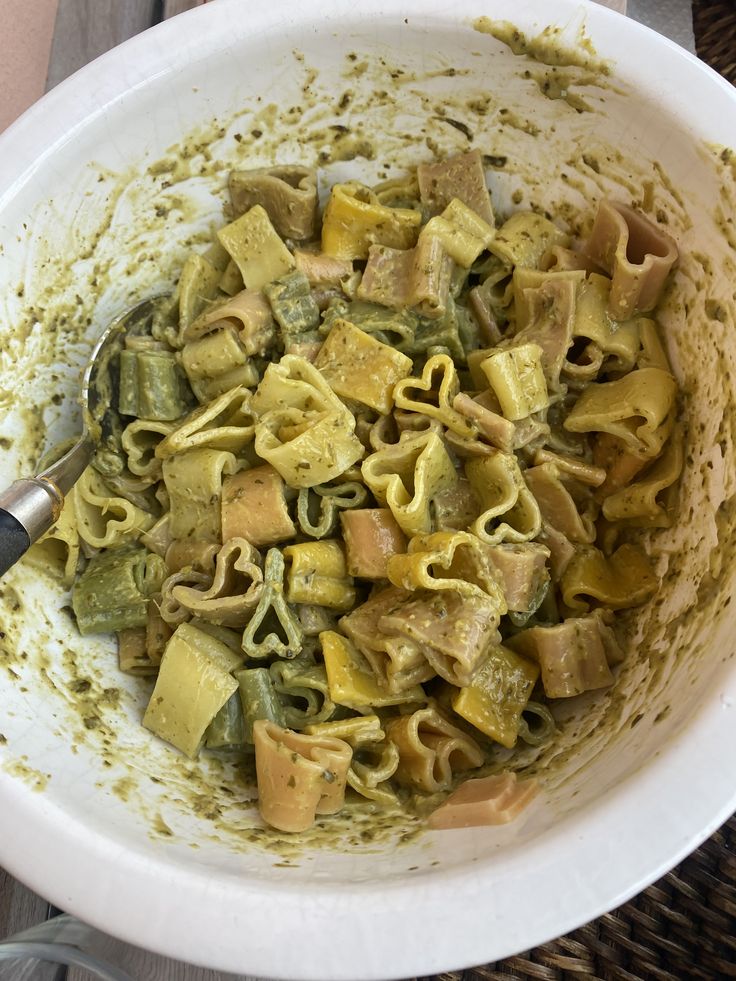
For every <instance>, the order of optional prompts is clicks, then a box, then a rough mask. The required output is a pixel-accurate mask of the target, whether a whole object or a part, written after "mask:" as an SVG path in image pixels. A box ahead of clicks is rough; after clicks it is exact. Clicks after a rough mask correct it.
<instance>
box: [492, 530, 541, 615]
mask: <svg viewBox="0 0 736 981" xmlns="http://www.w3.org/2000/svg"><path fill="white" fill-rule="evenodd" d="M486 552H487V555H488V558H489V561H490V563H491V565H492V566H493V568H494V569H495V571H496V574H497V576H498V578H499V579H500V582H501V589H502V591H503V596H504V599H505V601H506V606H507V607H508V609H509V612H511V613H523V614H531V613H534V612H536V610H537V609H538V608H539V605H540V604H541V602H542V600H543V599H544V597H545V595H546V593H547V589H548V587H549V572H548V571H547V560H548V559H549V557H550V550H549V549H548V548H547V547H546V546H545V545H541V544H539V543H538V542H522V543H520V544H503V545H490V546H487V548H486Z"/></svg>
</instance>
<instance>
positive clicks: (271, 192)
mask: <svg viewBox="0 0 736 981" xmlns="http://www.w3.org/2000/svg"><path fill="white" fill-rule="evenodd" d="M228 190H229V191H230V200H231V201H232V205H233V210H234V212H235V213H236V214H238V215H242V214H243V213H244V212H246V211H249V210H250V209H251V208H252V207H254V206H255V205H257V204H260V205H262V206H263V208H264V209H265V211H266V213H267V214H268V217H269V218H270V219H271V222H272V224H273V226H274V228H275V229H276V231H277V232H278V234H279V235H280V236H281V237H282V238H291V239H296V240H297V241H301V240H304V239H309V238H313V237H314V234H315V231H316V222H317V203H318V200H317V172H316V170H314V169H312V168H309V167H300V166H298V165H296V166H294V165H286V166H280V167H259V168H256V169H254V170H233V171H231V172H230V176H229V177H228Z"/></svg>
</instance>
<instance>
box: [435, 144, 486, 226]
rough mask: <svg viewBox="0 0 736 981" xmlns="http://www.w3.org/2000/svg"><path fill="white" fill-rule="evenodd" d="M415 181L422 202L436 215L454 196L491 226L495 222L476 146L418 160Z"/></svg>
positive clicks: (480, 157)
mask: <svg viewBox="0 0 736 981" xmlns="http://www.w3.org/2000/svg"><path fill="white" fill-rule="evenodd" d="M417 181H418V183H419V193H420V196H421V200H422V203H423V204H424V205H426V207H427V208H428V209H429V212H430V214H432V215H438V214H440V213H441V212H443V211H444V210H445V208H447V206H448V205H449V204H450V203H451V202H452V201H453V199H455V198H457V199H458V200H459V201H461V202H462V203H463V204H465V205H466V206H467V207H468V208H470V209H471V210H472V211H474V212H475V213H476V214H477V215H478V216H479V217H480V218H481V219H482V220H483V221H484V222H486V224H488V225H489V226H490V227H491V228H493V227H494V225H495V219H494V217H493V207H492V205H491V196H490V194H489V192H488V188H487V186H486V175H485V171H484V169H483V157H482V155H481V152H480V150H470V151H468V152H467V153H458V154H455V155H454V156H452V157H447V159H445V160H439V161H434V162H432V163H420V164H419V166H418V167H417Z"/></svg>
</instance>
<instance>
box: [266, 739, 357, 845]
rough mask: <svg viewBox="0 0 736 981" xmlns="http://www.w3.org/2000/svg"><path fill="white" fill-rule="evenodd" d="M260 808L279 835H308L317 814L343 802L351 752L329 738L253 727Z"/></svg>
mask: <svg viewBox="0 0 736 981" xmlns="http://www.w3.org/2000/svg"><path fill="white" fill-rule="evenodd" d="M253 738H254V742H255V747H256V775H257V779H258V808H259V810H260V812H261V817H262V818H263V820H264V821H265V822H266V823H267V824H270V825H271V826H272V827H274V828H278V830H279V831H288V832H297V831H306V830H307V828H309V827H311V825H312V824H314V820H315V816H316V815H317V814H335V813H336V812H337V811H339V810H340V808H341V807H342V806H343V804H344V802H345V784H346V781H347V772H348V767H349V766H350V760H351V758H352V755H353V754H352V750H351V749H350V746H349V745H348V744H347V743H346V742H344V741H343V740H341V739H334V738H330V737H328V736H306V735H304V734H299V733H296V732H291V730H289V729H282V728H281V726H278V725H276V724H275V723H274V722H269V721H267V720H265V719H260V720H258V721H257V722H256V723H255V724H254V726H253Z"/></svg>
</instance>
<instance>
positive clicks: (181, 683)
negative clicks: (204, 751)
mask: <svg viewBox="0 0 736 981" xmlns="http://www.w3.org/2000/svg"><path fill="white" fill-rule="evenodd" d="M232 658H233V653H232V651H230V649H229V648H227V647H225V645H224V644H220V642H219V641H216V640H215V639H214V638H213V637H210V636H209V635H208V634H205V633H203V632H202V631H201V630H197V628H196V627H192V626H191V624H187V623H183V624H181V625H180V626H179V627H177V629H176V631H175V632H174V634H173V635H172V636H171V638H170V639H169V642H168V643H167V645H166V650H165V651H164V654H163V657H162V659H161V667H160V668H159V673H158V678H157V679H156V685H155V687H154V689H153V693H152V694H151V700H150V701H149V703H148V707H147V708H146V711H145V714H144V716H143V725H144V726H145V727H146V728H147V729H150V730H151V732H153V733H155V734H156V735H157V736H160V737H161V739H165V740H166V742H169V743H171V745H172V746H176V748H177V749H180V750H181V751H182V752H183V753H186V755H187V756H189V757H192V758H193V757H195V756H196V755H197V754H198V753H199V749H200V746H201V745H202V741H203V739H204V734H205V731H206V729H207V727H208V726H209V724H210V723H211V722H212V720H213V719H214V717H215V716H216V715H217V713H218V712H219V711H220V709H221V708H222V706H223V705H224V704H225V703H226V702H227V700H228V699H229V698H230V696H231V695H232V694H233V692H236V691H237V690H238V683H237V681H236V680H235V679H234V678H233V676H232V674H231V673H230V670H229V668H230V666H232V664H233V660H232Z"/></svg>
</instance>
